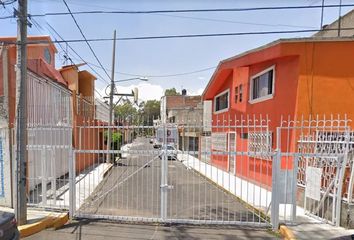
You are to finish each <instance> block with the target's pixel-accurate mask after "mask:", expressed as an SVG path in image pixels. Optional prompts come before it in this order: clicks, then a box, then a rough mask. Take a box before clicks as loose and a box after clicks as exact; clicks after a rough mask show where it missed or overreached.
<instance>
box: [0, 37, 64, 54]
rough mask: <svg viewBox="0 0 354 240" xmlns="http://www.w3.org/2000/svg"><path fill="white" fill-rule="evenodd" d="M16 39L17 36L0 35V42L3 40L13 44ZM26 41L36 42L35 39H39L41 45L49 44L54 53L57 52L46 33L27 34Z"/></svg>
mask: <svg viewBox="0 0 354 240" xmlns="http://www.w3.org/2000/svg"><path fill="white" fill-rule="evenodd" d="M16 40H17V37H13V36H12V37H0V42H4V43H12V44H14V43H15V42H16ZM27 41H30V42H36V41H40V42H41V45H49V46H50V48H52V49H53V50H54V52H55V53H57V52H58V50H57V48H56V47H55V45H54V43H53V41H52V39H51V38H50V36H48V35H41V36H27ZM34 45H36V46H37V44H29V45H28V46H34Z"/></svg>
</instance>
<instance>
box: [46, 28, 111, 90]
mask: <svg viewBox="0 0 354 240" xmlns="http://www.w3.org/2000/svg"><path fill="white" fill-rule="evenodd" d="M46 24H47V25H48V26H49V28H50V29H48V30H51V31H52V32H54V33H55V34H56V35H57V36H58V37H59V38H60V39H61V40H62V41H64V42H65V40H64V38H63V37H62V36H61V35H60V34H59V33H58V32H57V31H56V30H55V28H54V27H53V26H52V25H50V24H49V23H48V22H47V21H46ZM54 38H55V37H54ZM56 41H57V40H55V41H54V42H56ZM65 43H67V42H65ZM58 44H59V45H60V43H58ZM67 46H68V47H69V48H70V49H71V51H72V52H73V53H75V55H76V56H77V57H78V58H79V59H80V60H81V61H83V62H84V63H85V64H86V65H87V66H88V67H89V68H90V69H91V70H92V71H93V72H94V73H95V74H96V75H97V76H98V77H100V79H101V80H102V81H104V82H105V83H107V84H109V82H108V81H107V80H105V79H104V77H102V75H101V74H100V73H98V72H97V71H96V70H95V69H94V68H93V67H91V63H89V62H87V61H85V60H84V59H83V58H82V57H81V56H80V54H78V53H77V52H76V51H75V49H74V48H73V47H72V46H71V45H70V44H69V43H67Z"/></svg>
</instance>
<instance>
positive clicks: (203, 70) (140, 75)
mask: <svg viewBox="0 0 354 240" xmlns="http://www.w3.org/2000/svg"><path fill="white" fill-rule="evenodd" d="M90 64H91V65H92V66H94V67H97V68H101V67H100V66H98V65H96V64H94V63H90ZM215 68H216V66H213V67H207V68H202V69H198V70H194V71H190V72H183V73H171V74H162V75H148V74H135V73H127V72H119V71H116V72H115V73H118V74H121V75H126V76H132V77H147V78H164V77H176V76H183V75H190V74H193V73H199V72H205V71H208V70H211V69H215ZM106 70H108V71H110V70H111V69H109V68H106Z"/></svg>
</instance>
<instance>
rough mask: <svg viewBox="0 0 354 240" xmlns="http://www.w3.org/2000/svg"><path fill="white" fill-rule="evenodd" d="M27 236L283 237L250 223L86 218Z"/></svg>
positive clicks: (88, 239) (91, 239)
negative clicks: (160, 222)
mask: <svg viewBox="0 0 354 240" xmlns="http://www.w3.org/2000/svg"><path fill="white" fill-rule="evenodd" d="M24 239H26V240H47V239H48V240H49V239H65V240H66V239H67V240H70V239H75V240H80V239H85V240H101V239H105V240H111V239H112V240H113V239H115V240H116V239H171V240H174V239H192V240H197V239H225V240H231V239H241V240H242V239H265V240H267V239H269V240H270V239H280V237H279V236H276V235H275V234H274V233H272V232H270V231H267V230H266V229H264V228H250V227H241V226H236V227H235V226H233V227H226V226H224V227H219V226H191V225H189V226H185V225H172V226H161V225H149V224H144V225H140V224H139V225H138V224H117V223H107V222H98V221H88V220H82V221H80V222H73V223H70V224H67V225H65V226H64V228H61V229H59V230H56V231H55V230H51V229H47V230H44V231H42V232H39V233H37V234H35V235H32V236H29V237H27V238H24Z"/></svg>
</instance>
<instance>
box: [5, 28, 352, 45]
mask: <svg viewBox="0 0 354 240" xmlns="http://www.w3.org/2000/svg"><path fill="white" fill-rule="evenodd" d="M353 29H354V28H353V27H350V28H341V30H353ZM337 30H338V28H331V29H322V31H337ZM318 31H321V29H302V30H279V31H253V32H230V33H205V34H183V35H160V36H142V37H121V38H116V40H117V41H130V40H155V39H178V38H202V37H226V36H246V35H269V34H294V33H313V32H318ZM113 40H114V39H113V38H91V39H87V38H86V39H69V40H57V41H52V42H53V43H80V42H107V41H113ZM2 42H3V43H4V44H16V41H2ZM27 43H28V44H42V43H48V41H47V40H35V41H28V42H27Z"/></svg>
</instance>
